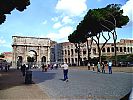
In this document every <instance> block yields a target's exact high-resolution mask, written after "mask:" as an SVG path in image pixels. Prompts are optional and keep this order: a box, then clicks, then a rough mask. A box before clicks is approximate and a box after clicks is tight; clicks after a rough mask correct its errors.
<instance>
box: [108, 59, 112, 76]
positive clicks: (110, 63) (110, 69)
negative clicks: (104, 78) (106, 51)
mask: <svg viewBox="0 0 133 100" xmlns="http://www.w3.org/2000/svg"><path fill="white" fill-rule="evenodd" d="M108 67H109V74H112V62H111V61H109V63H108Z"/></svg>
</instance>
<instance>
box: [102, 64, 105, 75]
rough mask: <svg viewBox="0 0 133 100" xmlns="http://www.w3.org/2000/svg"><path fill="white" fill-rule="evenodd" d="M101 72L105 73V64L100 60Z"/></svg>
mask: <svg viewBox="0 0 133 100" xmlns="http://www.w3.org/2000/svg"><path fill="white" fill-rule="evenodd" d="M102 73H105V64H104V62H102Z"/></svg>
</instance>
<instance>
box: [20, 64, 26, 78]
mask: <svg viewBox="0 0 133 100" xmlns="http://www.w3.org/2000/svg"><path fill="white" fill-rule="evenodd" d="M25 71H26V64H23V65H22V66H21V72H22V74H23V76H25Z"/></svg>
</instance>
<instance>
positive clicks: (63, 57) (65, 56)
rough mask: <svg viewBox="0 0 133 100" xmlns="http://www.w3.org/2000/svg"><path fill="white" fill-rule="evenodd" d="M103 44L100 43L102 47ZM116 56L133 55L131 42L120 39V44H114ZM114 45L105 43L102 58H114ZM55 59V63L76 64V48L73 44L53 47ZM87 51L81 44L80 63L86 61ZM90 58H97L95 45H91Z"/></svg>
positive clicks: (68, 43) (65, 43) (84, 44)
mask: <svg viewBox="0 0 133 100" xmlns="http://www.w3.org/2000/svg"><path fill="white" fill-rule="evenodd" d="M102 45H103V43H100V46H102ZM116 49H117V55H125V54H133V40H129V39H121V40H120V42H117V44H116ZM114 50H115V49H114V43H107V44H106V45H105V47H104V48H103V50H102V53H101V55H102V56H114V55H115V51H114ZM55 56H56V57H55V59H56V61H62V62H64V61H65V62H67V63H70V64H77V63H78V54H77V52H76V47H75V45H74V44H73V43H70V42H63V43H58V44H56V45H55ZM87 56H88V50H87V43H83V44H82V46H81V48H80V57H81V59H80V60H81V61H85V60H87V58H88V57H87ZM90 57H91V58H94V57H98V49H97V45H96V44H95V43H93V44H92V48H91V54H90Z"/></svg>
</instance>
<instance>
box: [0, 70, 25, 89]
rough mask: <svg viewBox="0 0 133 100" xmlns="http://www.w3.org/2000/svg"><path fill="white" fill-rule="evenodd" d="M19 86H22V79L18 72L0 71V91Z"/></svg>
mask: <svg viewBox="0 0 133 100" xmlns="http://www.w3.org/2000/svg"><path fill="white" fill-rule="evenodd" d="M20 85H24V77H23V76H22V73H21V71H20V70H17V69H10V70H9V71H7V72H5V71H4V70H2V71H0V90H4V89H8V88H11V87H14V86H20Z"/></svg>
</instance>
